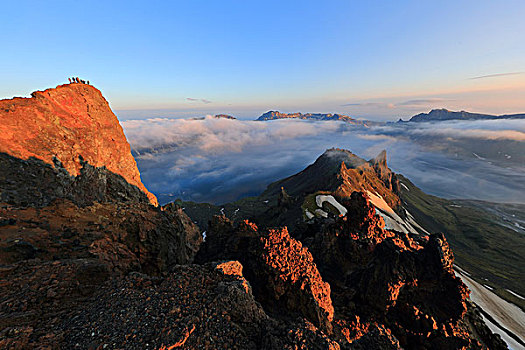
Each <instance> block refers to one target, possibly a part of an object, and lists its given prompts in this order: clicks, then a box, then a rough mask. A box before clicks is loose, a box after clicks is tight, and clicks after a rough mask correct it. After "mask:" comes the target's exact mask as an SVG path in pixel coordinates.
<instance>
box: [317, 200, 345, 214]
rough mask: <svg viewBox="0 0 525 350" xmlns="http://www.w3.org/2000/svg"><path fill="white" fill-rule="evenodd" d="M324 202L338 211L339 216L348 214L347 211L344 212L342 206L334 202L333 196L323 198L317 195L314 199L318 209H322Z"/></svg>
mask: <svg viewBox="0 0 525 350" xmlns="http://www.w3.org/2000/svg"><path fill="white" fill-rule="evenodd" d="M324 202H328V203H330V204H332V205H333V206H334V207H335V208H336V209H337V210H339V214H341V215H343V216H345V215H346V213H347V212H348V210H346V208H345V207H344V206H342V205H341V204H339V202H338V201H336V200H335V198H334V197H333V196H330V195H328V196H325V195H317V196H316V197H315V203H316V204H317V206H318V207H319V208H322V207H323V203H324Z"/></svg>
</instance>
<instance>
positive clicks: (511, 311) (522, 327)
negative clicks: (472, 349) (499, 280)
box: [455, 267, 525, 350]
mask: <svg viewBox="0 0 525 350" xmlns="http://www.w3.org/2000/svg"><path fill="white" fill-rule="evenodd" d="M455 273H456V275H457V276H459V277H460V278H461V280H462V281H463V283H465V284H466V285H467V287H468V289H470V292H471V293H470V299H471V300H472V301H473V302H474V303H476V305H478V306H479V307H481V308H482V309H483V310H484V311H485V312H486V313H488V314H489V315H490V316H492V317H493V318H494V320H496V322H498V323H499V324H500V325H501V326H503V327H505V328H506V329H508V330H509V331H511V332H512V333H514V334H515V335H516V336H518V337H520V339H521V340H522V341H525V339H524V335H525V312H523V311H522V310H521V309H520V308H519V307H518V306H516V305H514V304H511V303H509V302H508V301H505V300H503V299H502V298H500V297H499V296H497V295H496V294H495V293H493V292H491V291H490V290H488V289H487V288H485V287H484V286H483V285H481V284H479V283H477V282H476V281H474V280H473V279H472V278H470V277H468V276H466V275H465V274H464V273H462V272H461V271H460V270H459V269H457V267H456V271H455ZM485 321H487V320H486V319H485ZM487 325H488V326H489V327H491V330H492V331H493V332H494V333H498V334H500V335H501V337H502V338H503V339H504V340H505V342H507V344H508V345H509V347H511V348H512V349H515V350H516V349H525V347H523V346H521V345H520V344H519V343H517V342H516V341H515V340H513V339H512V338H510V337H509V336H508V335H507V333H506V332H505V331H504V330H502V329H501V328H499V327H497V326H496V325H493V324H492V326H491V324H489V323H487ZM492 327H494V328H492Z"/></svg>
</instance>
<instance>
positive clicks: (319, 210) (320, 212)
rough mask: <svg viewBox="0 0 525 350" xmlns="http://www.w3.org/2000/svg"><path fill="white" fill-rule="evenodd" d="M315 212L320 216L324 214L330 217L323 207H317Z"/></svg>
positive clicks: (324, 216)
mask: <svg viewBox="0 0 525 350" xmlns="http://www.w3.org/2000/svg"><path fill="white" fill-rule="evenodd" d="M315 213H316V214H317V215H319V216H322V217H323V218H327V217H328V213H327V212H326V211H324V210H323V209H315Z"/></svg>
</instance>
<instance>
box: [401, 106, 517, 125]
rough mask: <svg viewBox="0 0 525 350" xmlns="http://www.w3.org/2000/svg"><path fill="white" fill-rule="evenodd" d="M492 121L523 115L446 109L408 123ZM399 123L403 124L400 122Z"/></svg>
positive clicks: (414, 117)
mask: <svg viewBox="0 0 525 350" xmlns="http://www.w3.org/2000/svg"><path fill="white" fill-rule="evenodd" d="M493 119H525V113H521V114H503V115H492V114H483V113H472V112H467V111H458V112H454V111H449V110H448V109H445V108H441V109H433V110H431V111H430V112H428V113H420V114H416V115H414V116H413V117H412V118H410V119H409V120H408V122H416V123H420V122H426V121H444V120H493ZM399 122H405V121H403V120H400V121H399Z"/></svg>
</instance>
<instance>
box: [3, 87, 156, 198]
mask: <svg viewBox="0 0 525 350" xmlns="http://www.w3.org/2000/svg"><path fill="white" fill-rule="evenodd" d="M0 152H1V153H5V154H7V155H10V156H12V157H15V158H18V159H22V160H27V159H29V158H36V159H40V160H42V161H44V162H45V163H47V164H50V165H52V166H54V165H55V164H60V167H61V168H63V169H65V170H66V171H67V172H68V173H69V174H70V175H72V176H77V175H80V174H81V169H82V168H83V162H87V163H89V164H90V165H91V166H93V167H96V168H97V167H102V166H103V167H105V168H106V169H107V170H108V171H110V172H112V173H114V174H117V175H120V176H122V177H123V178H124V179H125V180H126V182H128V183H129V184H131V185H133V186H136V187H138V188H139V189H140V190H141V191H142V192H144V193H145V194H146V195H147V196H148V198H149V200H150V202H151V203H152V204H157V200H156V198H155V196H154V195H153V194H151V193H150V192H148V190H147V189H146V188H145V187H144V185H143V184H142V182H141V180H140V173H139V171H138V168H137V164H136V162H135V160H134V159H133V157H132V155H131V152H130V146H129V143H128V142H127V140H126V137H125V136H124V132H123V131H122V127H121V126H120V124H119V122H118V120H117V117H116V116H115V115H114V114H113V112H112V111H111V109H110V107H109V104H108V102H107V101H106V99H104V97H103V96H102V93H101V92H100V91H99V90H97V89H96V88H94V87H93V86H91V85H87V84H78V83H74V84H66V85H60V86H57V87H56V88H53V89H47V90H45V91H36V92H33V93H32V97H31V98H13V99H10V100H1V101H0Z"/></svg>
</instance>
